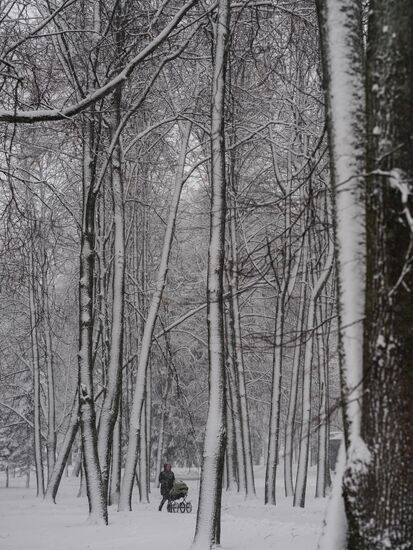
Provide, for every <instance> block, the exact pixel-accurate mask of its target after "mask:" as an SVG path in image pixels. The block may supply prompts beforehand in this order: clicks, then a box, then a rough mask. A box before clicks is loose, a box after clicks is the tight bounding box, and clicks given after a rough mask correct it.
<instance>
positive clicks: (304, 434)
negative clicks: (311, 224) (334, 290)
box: [294, 246, 334, 507]
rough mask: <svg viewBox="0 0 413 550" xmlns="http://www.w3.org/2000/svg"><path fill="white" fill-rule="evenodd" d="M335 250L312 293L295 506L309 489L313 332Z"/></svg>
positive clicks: (328, 257) (305, 359)
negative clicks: (319, 302) (317, 306)
mask: <svg viewBox="0 0 413 550" xmlns="http://www.w3.org/2000/svg"><path fill="white" fill-rule="evenodd" d="M333 259H334V250H333V247H332V246H329V250H328V255H327V258H326V260H325V264H324V266H323V270H322V272H321V274H320V276H319V277H318V279H317V281H316V282H315V284H314V287H313V289H312V291H311V296H310V304H309V307H308V316H307V326H306V329H307V341H306V344H305V352H304V377H303V414H302V423H301V434H300V447H299V455H298V468H297V481H296V486H295V492H294V506H301V507H304V505H305V494H306V487H307V471H308V457H309V450H310V431H311V385H312V366H313V348H314V338H313V331H314V328H315V326H316V305H317V299H318V297H319V295H320V292H321V291H322V289H323V288H324V286H325V284H326V282H327V279H328V277H329V275H330V272H331V268H332V265H333Z"/></svg>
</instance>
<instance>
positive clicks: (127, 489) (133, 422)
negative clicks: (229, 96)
mask: <svg viewBox="0 0 413 550" xmlns="http://www.w3.org/2000/svg"><path fill="white" fill-rule="evenodd" d="M184 127H185V130H184V133H183V135H182V144H181V151H180V154H179V159H178V165H177V168H176V174H175V188H174V194H173V197H172V203H171V206H170V210H169V215H168V221H167V225H166V231H165V236H164V242H163V248H162V255H161V261H160V265H159V270H158V276H157V281H156V287H155V291H154V293H153V295H152V299H151V303H150V306H149V311H148V316H147V319H146V322H145V328H144V333H143V337H142V343H141V351H140V355H139V361H138V370H137V374H136V382H135V391H134V395H133V404H132V410H131V414H130V425H129V439H128V449H127V453H126V462H125V471H124V475H123V480H122V488H121V495H120V500H119V510H131V509H132V491H133V482H134V478H135V471H136V463H137V460H138V450H139V439H140V430H141V417H142V409H143V406H144V402H145V401H144V399H145V390H146V376H147V370H148V365H149V359H150V352H151V347H152V338H153V331H154V329H155V324H156V320H157V317H158V311H159V307H160V304H161V299H162V294H163V291H164V288H165V284H166V277H167V274H168V265H169V256H170V251H171V247H172V240H173V235H174V229H175V221H176V216H177V213H178V207H179V200H180V197H181V191H182V186H183V181H184V169H185V159H186V152H187V148H188V141H189V136H190V133H191V123H189V122H188V123H186V124H185V126H184Z"/></svg>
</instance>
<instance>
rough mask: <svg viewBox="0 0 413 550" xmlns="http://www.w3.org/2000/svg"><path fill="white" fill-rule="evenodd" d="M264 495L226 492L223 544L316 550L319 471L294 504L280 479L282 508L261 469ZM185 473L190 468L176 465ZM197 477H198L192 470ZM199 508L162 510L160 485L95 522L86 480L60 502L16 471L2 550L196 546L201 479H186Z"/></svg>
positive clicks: (228, 548)
mask: <svg viewBox="0 0 413 550" xmlns="http://www.w3.org/2000/svg"><path fill="white" fill-rule="evenodd" d="M257 473H258V475H259V477H258V479H256V484H257V495H258V496H257V498H256V499H251V500H248V501H246V500H245V499H244V497H243V496H241V495H238V494H234V493H226V492H224V494H223V513H222V546H221V548H222V550H274V548H277V549H279V550H316V548H317V543H318V539H319V536H320V532H321V528H322V520H323V515H324V508H325V505H326V502H327V499H314V498H313V496H312V495H313V494H314V490H315V475H314V472H312V475H311V476H310V479H309V486H308V496H309V498H308V499H307V502H308V506H307V507H306V508H305V509H301V508H293V507H292V499H286V498H284V497H283V486H282V481H281V480H280V481H279V484H278V485H277V492H278V495H277V499H278V504H277V506H276V507H273V506H264V504H262V502H263V492H264V483H263V481H264V480H263V478H262V472H261V470H260V471H259V472H257ZM175 474H176V475H177V477H180V478H183V479H185V474H184V472H180V471H179V470H175ZM188 477H192V476H188ZM186 482H187V484H188V485H189V488H190V490H189V500H191V501H192V503H193V506H194V510H193V512H192V513H191V514H180V513H178V514H169V513H168V512H167V511H166V506H165V507H164V509H163V511H162V512H159V511H158V505H159V501H160V497H159V491H158V489H156V488H154V487H153V488H152V493H151V503H150V504H145V505H139V504H138V503H136V495H135V494H134V504H133V506H134V510H133V512H116V508H115V507H114V506H112V507H110V511H109V522H110V525H109V526H108V527H105V526H99V525H89V524H88V523H87V521H86V516H87V500H86V498H77V497H76V494H77V491H78V483H79V482H78V480H77V479H73V478H71V477H69V478H65V479H63V485H62V488H61V490H60V491H59V493H58V504H56V505H53V504H46V503H44V502H43V501H42V500H41V499H37V498H36V496H35V491H34V487H33V482H32V487H31V488H30V489H25V488H24V487H23V485H24V479H23V478H20V479H19V478H16V479H13V478H10V485H11V487H10V488H9V489H5V488H4V478H3V477H2V476H0V484H1V485H2V487H1V488H0V525H1V529H0V548H1V550H73V549H74V548H76V550H132V549H133V550H135V549H136V550H165V549H166V548H168V549H170V550H175V549H178V548H179V549H183V550H188V548H189V547H190V545H191V542H192V538H193V534H194V528H195V520H196V504H197V490H198V484H199V482H198V481H197V480H194V479H188V478H187V480H186Z"/></svg>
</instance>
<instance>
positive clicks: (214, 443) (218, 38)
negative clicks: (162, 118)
mask: <svg viewBox="0 0 413 550" xmlns="http://www.w3.org/2000/svg"><path fill="white" fill-rule="evenodd" d="M229 16H230V3H229V0H219V2H218V19H217V23H216V34H215V43H214V66H213V84H212V106H211V153H212V154H211V164H212V167H211V214H210V241H209V250H208V277H207V302H208V314H207V324H208V359H209V403H208V417H207V425H206V431H205V440H204V453H203V461H202V471H201V484H200V492H199V504H198V513H197V521H196V528H195V537H194V542H193V544H192V550H207V549H209V548H211V547H212V545H213V544H216V545H219V544H220V540H221V496H222V477H223V470H224V453H225V437H226V434H225V424H226V421H225V412H226V406H225V350H224V312H223V283H224V281H223V275H224V256H225V217H226V203H225V201H226V180H225V139H224V136H225V130H224V104H225V72H226V70H225V69H226V49H227V46H228V32H229Z"/></svg>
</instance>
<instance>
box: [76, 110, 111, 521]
mask: <svg viewBox="0 0 413 550" xmlns="http://www.w3.org/2000/svg"><path fill="white" fill-rule="evenodd" d="M92 126H93V121H91V122H89V121H87V122H86V131H85V137H84V142H83V155H84V157H83V212H82V235H81V248H80V279H79V354H78V365H79V411H80V428H81V434H82V447H83V463H84V468H85V478H86V486H87V494H88V500H89V517H90V520H91V521H93V522H98V523H99V522H103V523H105V524H107V520H108V516H107V505H106V493H105V490H104V487H103V483H102V476H101V472H100V465H99V456H98V449H97V431H96V413H95V406H94V397H93V393H94V392H93V360H92V355H93V354H92V351H93V350H92V348H93V343H92V337H93V316H92V310H93V279H94V246H95V205H96V195H95V193H94V190H93V182H94V176H93V168H94V167H93V160H92V156H91V151H92V135H93V128H92Z"/></svg>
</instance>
